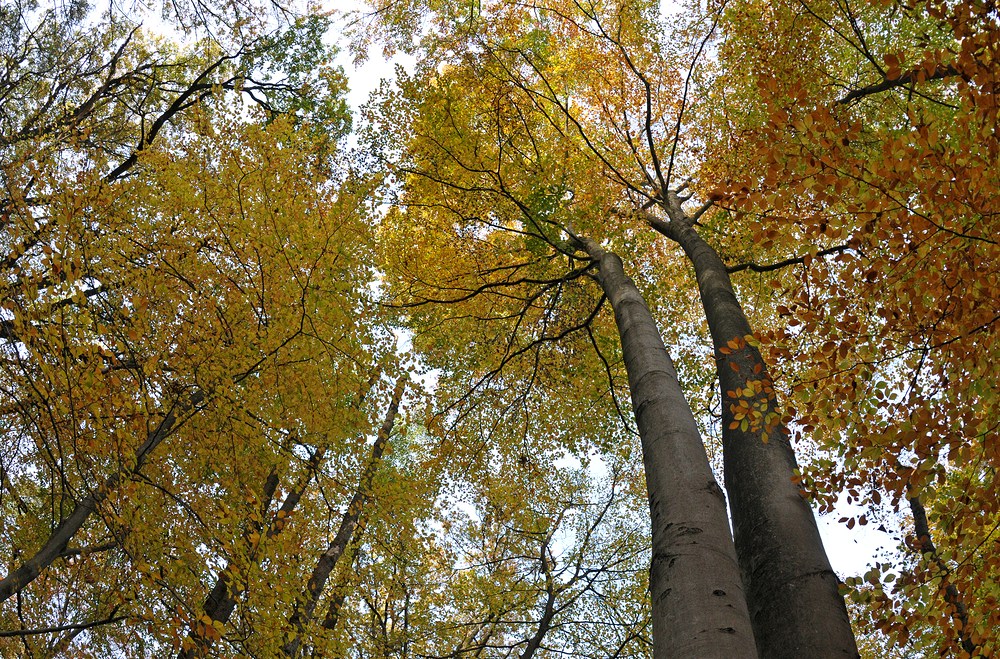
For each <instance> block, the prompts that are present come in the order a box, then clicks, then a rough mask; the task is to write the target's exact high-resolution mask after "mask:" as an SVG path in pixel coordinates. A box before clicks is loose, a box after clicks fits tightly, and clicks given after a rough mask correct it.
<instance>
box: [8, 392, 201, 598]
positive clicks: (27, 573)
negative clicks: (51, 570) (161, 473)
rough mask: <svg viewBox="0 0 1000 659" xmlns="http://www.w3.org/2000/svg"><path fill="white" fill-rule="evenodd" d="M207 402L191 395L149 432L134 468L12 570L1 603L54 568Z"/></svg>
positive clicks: (113, 479)
mask: <svg viewBox="0 0 1000 659" xmlns="http://www.w3.org/2000/svg"><path fill="white" fill-rule="evenodd" d="M204 400H205V395H204V394H203V393H201V392H197V393H195V394H192V395H191V396H190V398H189V399H188V400H187V401H185V402H183V403H178V404H177V405H176V406H175V407H174V409H172V410H170V411H169V412H168V413H167V415H166V416H165V417H163V420H162V421H160V423H159V424H158V425H157V426H156V428H155V429H153V430H152V431H150V433H149V434H148V435H147V437H146V441H144V442H143V443H142V445H141V446H139V448H137V449H136V451H135V465H134V466H133V467H131V468H130V469H125V470H122V471H119V472H118V473H116V474H113V475H111V476H110V477H108V479H107V480H105V481H104V482H103V483H102V484H101V485H100V486H98V487H97V488H96V489H94V490H93V491H92V492H91V493H90V494H88V495H87V496H86V497H84V498H83V500H82V501H80V502H79V503H77V504H76V506H75V507H74V508H73V511H72V512H71V513H70V514H69V516H67V517H66V518H64V519H63V520H62V521H61V522H60V523H59V526H57V527H56V529H55V530H54V531H53V532H52V534H51V535H50V536H49V539H48V540H46V542H45V544H44V545H42V547H41V549H39V550H38V551H37V552H35V554H34V555H33V556H32V557H31V558H29V559H28V560H26V561H24V563H22V564H21V565H20V566H18V567H17V568H16V569H14V570H12V571H11V572H10V573H9V574H8V575H7V576H5V577H4V578H3V579H0V602H4V601H6V600H7V599H8V598H9V597H10V596H11V595H13V594H15V593H19V592H21V590H23V589H24V588H25V586H27V585H28V584H30V583H31V582H32V581H34V580H35V579H36V578H37V577H38V575H39V574H41V573H42V570H44V569H45V568H47V567H48V566H50V565H52V562H53V561H54V560H56V559H57V558H58V557H59V556H60V554H62V552H63V550H64V549H66V546H67V545H68V544H69V541H70V540H72V539H73V537H74V536H75V535H76V534H77V532H78V531H79V530H80V529H81V528H83V525H84V523H86V521H87V520H88V519H90V516H91V515H92V514H94V511H96V510H97V508H98V506H100V505H101V503H103V502H104V500H105V499H107V498H108V494H109V493H110V492H112V491H113V490H115V489H116V488H117V487H118V485H119V483H121V482H122V480H124V479H128V478H130V477H131V476H132V475H133V474H136V473H138V472H139V470H140V469H142V467H143V465H144V464H145V462H146V459H147V458H148V457H149V454H150V453H152V452H153V451H154V450H156V447H158V446H159V445H160V444H161V443H162V442H163V440H164V439H166V438H167V436H168V435H169V434H170V433H171V432H172V431H173V430H174V427H175V426H176V425H177V423H178V420H180V421H183V420H184V419H185V418H186V416H187V415H188V413H189V412H193V411H196V410H195V408H197V406H198V405H200V404H201V403H202V401H204Z"/></svg>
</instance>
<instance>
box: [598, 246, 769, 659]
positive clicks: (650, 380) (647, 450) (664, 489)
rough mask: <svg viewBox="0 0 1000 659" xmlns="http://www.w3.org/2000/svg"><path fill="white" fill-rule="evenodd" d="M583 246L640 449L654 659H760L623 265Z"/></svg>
mask: <svg viewBox="0 0 1000 659" xmlns="http://www.w3.org/2000/svg"><path fill="white" fill-rule="evenodd" d="M579 241H580V243H581V245H582V246H583V247H584V249H585V250H586V251H587V253H588V254H589V255H590V257H591V258H592V259H594V260H595V261H596V262H597V263H598V266H599V271H598V272H599V274H598V279H599V281H600V284H601V287H602V288H603V289H604V293H605V295H606V296H607V298H608V300H609V301H610V303H611V306H612V308H613V309H614V313H615V320H616V322H617V325H618V332H619V336H620V337H621V344H622V354H623V356H624V360H625V368H626V370H627V372H628V379H629V387H630V389H631V394H632V408H633V410H634V413H635V420H636V424H637V426H638V429H639V435H640V438H641V443H642V454H643V465H644V467H645V472H646V487H647V492H648V496H649V510H650V516H651V521H652V549H653V557H652V563H651V565H650V570H649V584H650V595H651V599H652V616H653V656H654V657H655V658H656V659H668V658H675V657H677V658H680V657H699V658H710V657H720V658H725V659H733V658H737V657H749V658H752V657H756V656H757V652H756V649H755V645H754V638H753V632H752V629H751V625H750V617H749V613H748V611H747V607H746V601H745V598H744V594H743V587H742V584H741V582H740V572H739V567H738V564H737V561H736V552H735V548H734V546H733V539H732V536H731V535H730V531H729V520H728V518H727V516H726V502H725V497H724V496H723V493H722V489H721V488H720V487H719V485H718V483H717V482H716V480H715V475H714V474H713V473H712V470H711V467H710V466H709V462H708V455H707V453H706V452H705V445H704V444H703V442H702V439H701V434H700V433H699V432H698V428H697V425H696V423H695V419H694V416H693V414H692V413H691V409H690V407H688V404H687V400H686V399H685V398H684V395H683V393H682V392H681V388H680V384H679V382H678V380H677V372H676V370H675V369H674V365H673V362H672V361H671V360H670V356H669V355H668V354H667V351H666V349H665V348H664V346H663V340H662V338H661V337H660V332H659V329H658V328H657V326H656V323H655V322H654V320H653V317H652V315H651V314H650V312H649V308H648V307H647V306H646V302H645V300H644V299H643V298H642V295H641V294H640V292H639V290H638V288H636V286H635V283H634V282H633V281H632V280H631V279H629V278H628V277H627V276H626V275H625V272H624V268H623V266H622V261H621V259H620V258H619V257H618V256H617V255H615V254H613V253H611V252H606V251H604V250H603V249H602V248H601V247H599V246H598V245H597V244H596V243H594V242H593V241H591V240H588V239H586V238H584V239H579Z"/></svg>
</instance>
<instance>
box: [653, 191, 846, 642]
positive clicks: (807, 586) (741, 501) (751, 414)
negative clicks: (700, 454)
mask: <svg viewBox="0 0 1000 659" xmlns="http://www.w3.org/2000/svg"><path fill="white" fill-rule="evenodd" d="M665 207H666V210H667V213H668V216H669V218H670V221H669V222H667V221H664V220H662V219H659V218H657V217H655V216H653V215H652V214H647V216H646V220H647V222H649V224H650V225H651V226H652V227H653V228H654V229H656V230H657V231H659V232H661V233H663V234H664V235H665V236H667V237H668V238H670V239H671V240H673V241H675V242H676V243H677V244H678V245H680V246H681V248H682V249H683V250H684V253H685V254H686V255H687V257H688V259H690V261H691V263H692V264H693V265H694V270H695V274H696V276H697V279H698V288H699V291H700V292H701V300H702V305H703V306H704V309H705V316H706V318H707V320H708V327H709V331H710V332H711V335H712V342H713V344H714V346H715V357H716V363H717V368H718V373H719V381H720V384H721V388H722V401H723V404H722V408H723V409H722V442H723V461H724V465H725V480H726V490H727V492H728V493H729V505H730V509H731V511H732V517H733V532H734V537H735V540H736V552H737V555H738V556H739V561H740V568H741V570H742V573H743V583H744V585H745V587H746V591H747V592H746V596H747V604H748V605H749V607H750V615H751V618H752V620H753V628H754V636H755V637H756V639H757V648H758V649H759V651H760V653H761V656H765V657H769V658H771V657H774V658H775V659H780V658H784V657H787V658H788V659H792V658H793V657H794V658H797V659H798V658H801V657H810V658H821V657H831V658H832V657H838V658H843V657H857V656H859V655H858V650H857V645H856V643H855V640H854V633H853V632H852V631H851V625H850V621H849V619H848V616H847V607H846V606H845V605H844V598H843V597H842V596H841V595H840V592H839V591H838V587H837V584H838V580H837V575H836V574H834V572H833V568H832V567H831V566H830V561H829V559H828V558H827V556H826V552H825V550H824V549H823V541H822V540H821V538H820V535H819V529H818V528H817V526H816V519H815V517H814V516H813V512H812V509H811V508H810V507H809V504H808V503H807V502H806V501H805V499H803V497H802V496H801V495H800V493H799V488H798V486H797V485H796V483H795V482H794V481H793V477H794V472H795V469H796V466H797V465H796V463H795V454H794V452H793V450H792V446H791V443H790V442H789V434H788V430H787V428H786V427H785V426H784V424H782V423H781V422H780V411H779V410H778V409H777V404H776V400H775V396H774V391H773V387H772V385H771V380H770V378H769V376H768V372H767V367H766V365H765V364H764V362H763V359H762V358H761V355H760V351H759V350H758V349H757V348H756V347H755V346H754V345H752V344H751V343H747V341H746V337H747V336H748V335H750V334H752V330H751V328H750V323H749V321H748V320H747V317H746V314H744V313H743V308H742V307H741V306H740V303H739V300H738V299H737V297H736V293H735V292H734V290H733V286H732V282H731V281H730V279H729V273H728V272H727V270H726V266H725V264H724V263H723V262H722V259H721V258H719V255H718V253H717V252H716V251H715V250H714V249H713V248H712V247H711V246H710V245H709V244H708V243H706V242H705V241H704V240H702V238H701V236H699V235H698V233H697V231H695V229H694V226H693V223H692V221H691V219H690V218H689V217H688V216H687V215H686V214H685V213H684V211H683V210H682V209H681V200H680V198H679V197H678V196H677V195H676V194H675V193H672V192H671V193H668V199H667V203H666V204H665Z"/></svg>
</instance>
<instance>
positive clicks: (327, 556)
mask: <svg viewBox="0 0 1000 659" xmlns="http://www.w3.org/2000/svg"><path fill="white" fill-rule="evenodd" d="M406 377H407V376H405V375H404V376H401V377H400V378H399V379H398V380H397V381H396V388H395V389H394V390H393V392H392V400H391V401H390V402H389V409H388V410H387V411H386V415H385V420H384V421H383V422H382V427H381V428H379V431H378V436H377V437H376V438H375V443H374V444H373V445H372V450H371V455H370V456H369V458H368V464H367V465H365V468H364V471H362V473H361V477H360V478H359V479H358V486H357V488H356V489H355V490H354V496H352V497H351V502H350V503H349V504H348V506H347V510H346V511H345V512H344V517H343V519H341V522H340V528H339V529H338V530H337V535H336V536H334V538H333V541H332V542H331V543H330V545H329V546H328V547H327V549H326V551H324V552H323V553H322V554H321V555H320V557H319V560H318V561H316V567H315V568H314V569H313V572H312V575H311V576H310V577H309V581H308V582H307V583H306V588H305V591H304V592H303V594H302V597H301V599H300V601H299V602H298V603H297V604H296V607H295V610H294V611H293V612H292V615H291V617H290V618H289V620H288V622H289V623H290V625H291V627H292V633H293V634H294V636H292V638H291V639H289V641H288V642H287V643H285V645H284V646H283V647H282V651H283V652H284V653H285V655H286V656H289V657H294V656H295V655H296V654H298V651H299V647H300V646H301V644H302V634H303V632H304V631H305V628H306V626H307V625H308V624H309V623H310V622H311V621H312V618H313V613H314V612H315V610H316V604H317V603H318V602H319V597H320V595H321V594H322V593H323V587H324V586H326V582H327V580H328V579H329V578H330V575H331V574H333V571H334V569H336V567H337V563H338V562H339V561H340V557H341V556H343V555H344V551H345V550H346V549H347V545H348V543H350V541H351V537H352V536H353V535H354V531H355V530H356V529H357V528H358V524H359V523H360V521H361V515H362V513H363V512H364V508H365V504H366V503H367V502H368V499H369V497H370V493H371V487H372V480H373V479H374V477H375V471H376V470H377V469H378V466H379V464H380V463H381V461H382V454H383V453H384V452H385V446H386V444H387V443H388V441H389V435H391V434H392V428H393V425H394V424H395V422H396V413H397V412H398V411H399V403H400V401H401V400H402V398H403V390H404V388H405V386H406Z"/></svg>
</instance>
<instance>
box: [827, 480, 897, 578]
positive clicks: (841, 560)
mask: <svg viewBox="0 0 1000 659" xmlns="http://www.w3.org/2000/svg"><path fill="white" fill-rule="evenodd" d="M866 511H867V509H866V508H865V507H863V506H856V505H852V504H848V503H847V495H846V494H843V493H841V495H840V497H839V498H838V499H837V504H836V507H835V509H834V511H833V512H832V513H829V514H827V515H820V516H819V517H818V518H817V520H816V521H817V523H818V524H819V534H820V536H822V538H823V545H824V546H825V547H826V553H827V555H828V556H829V557H830V563H831V564H832V565H833V569H834V571H835V572H836V573H837V574H838V575H840V577H841V578H844V577H850V576H856V575H859V574H864V573H865V572H866V571H867V570H868V568H869V567H870V566H871V565H872V564H873V563H875V562H876V560H875V559H876V557H877V556H880V555H884V554H886V553H895V551H896V548H897V545H898V544H899V543H898V541H897V540H896V539H895V538H894V537H892V535H891V534H890V533H889V532H888V531H882V530H879V528H878V526H877V525H875V524H872V523H871V522H869V523H868V524H867V525H865V526H855V527H854V528H853V529H848V528H847V525H846V524H844V523H842V522H839V521H838V520H839V519H840V518H842V517H858V516H860V515H862V514H864V513H865V512H866Z"/></svg>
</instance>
